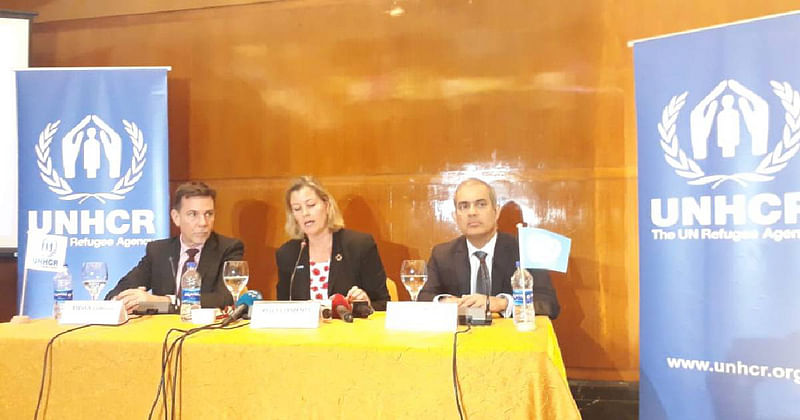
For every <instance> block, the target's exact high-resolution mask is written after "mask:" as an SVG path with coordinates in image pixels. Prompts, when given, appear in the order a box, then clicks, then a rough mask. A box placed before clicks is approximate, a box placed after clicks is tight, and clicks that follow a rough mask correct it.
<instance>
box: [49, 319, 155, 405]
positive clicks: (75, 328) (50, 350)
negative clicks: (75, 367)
mask: <svg viewBox="0 0 800 420" xmlns="http://www.w3.org/2000/svg"><path fill="white" fill-rule="evenodd" d="M139 318H141V316H135V317H129V318H128V319H127V320H125V321H124V322H122V323H119V324H115V325H108V324H84V325H79V326H77V327H74V328H70V329H68V330H64V331H61V332H60V333H58V334H56V335H54V336H53V337H51V338H50V340H49V341H48V342H47V345H46V346H45V348H44V361H43V362H42V379H41V382H40V383H39V397H38V398H37V399H36V411H34V412H33V420H36V419H37V418H39V408H40V407H41V405H42V397H43V395H44V381H45V377H46V376H47V357H48V356H50V355H51V353H52V349H53V343H54V342H55V341H56V338H58V337H61V336H62V335H64V334H68V333H71V332H73V331H78V330H82V329H84V328H88V327H119V326H122V325H125V324H127V323H128V321H130V320H132V319H139ZM51 364H52V363H51Z"/></svg>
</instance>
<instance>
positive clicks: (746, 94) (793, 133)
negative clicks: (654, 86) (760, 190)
mask: <svg viewBox="0 0 800 420" xmlns="http://www.w3.org/2000/svg"><path fill="white" fill-rule="evenodd" d="M770 86H771V87H772V92H773V93H774V94H775V96H777V97H778V99H780V102H781V104H782V105H783V108H784V111H785V121H786V124H785V125H784V127H783V130H781V132H782V137H781V139H780V141H778V142H777V143H776V145H775V147H774V148H773V149H772V150H769V151H768V148H767V146H768V144H767V143H768V142H767V140H768V135H769V105H768V104H767V101H766V100H764V99H763V98H762V97H760V96H759V95H757V94H756V93H755V92H753V91H752V90H750V89H748V88H747V87H745V86H744V85H742V84H741V83H739V82H737V81H736V80H733V79H730V80H723V81H721V82H720V83H719V84H718V85H717V86H715V87H714V89H712V90H711V92H710V93H709V94H708V95H706V96H705V97H704V98H703V99H702V100H701V101H700V102H699V103H698V104H697V105H696V106H695V107H694V109H692V111H691V113H690V115H689V124H690V129H689V133H690V137H691V150H692V156H691V157H689V155H688V154H687V153H686V152H685V151H684V150H683V148H681V146H680V145H679V143H678V135H677V133H676V125H677V124H676V123H677V120H678V116H679V114H680V111H681V109H682V108H683V106H684V105H685V104H686V96H687V95H688V93H689V92H683V93H682V94H680V95H676V96H673V97H672V99H671V100H670V101H669V103H668V104H667V105H666V106H665V107H664V109H663V111H662V113H661V121H660V122H659V123H658V133H659V135H660V139H661V141H660V143H661V149H662V150H663V151H664V159H665V160H666V162H667V164H668V165H669V166H670V167H672V169H673V170H674V171H675V174H677V175H678V176H680V177H682V178H686V179H687V182H688V183H689V184H690V185H708V184H710V185H711V188H712V189H715V188H717V187H718V186H719V185H721V184H722V183H724V182H727V181H734V182H736V183H738V184H740V185H741V186H747V185H748V183H750V182H767V181H771V180H773V179H774V178H775V174H776V173H778V172H780V171H781V170H783V169H784V168H785V167H786V165H788V163H789V160H790V159H792V158H793V157H794V156H795V155H796V154H797V152H798V150H800V94H798V92H797V91H796V90H794V89H793V88H792V86H791V85H790V84H789V83H788V82H783V83H780V82H776V81H774V80H773V81H771V82H770ZM742 122H744V127H745V129H746V131H747V134H749V139H750V148H749V152H750V154H752V156H764V157H763V158H761V159H760V160H759V163H758V164H757V166H756V167H755V168H752V169H750V170H745V171H741V172H734V173H716V174H714V173H706V171H705V170H704V169H703V168H702V167H701V165H700V164H699V163H698V162H699V161H700V162H701V161H703V160H705V159H706V158H707V157H708V155H709V152H710V151H718V152H719V153H720V155H721V157H722V158H723V159H730V158H734V157H736V154H737V153H741V151H742V150H743V149H744V147H743V146H742V139H743V137H744V134H745V133H743V132H742V130H741V128H740V127H741V126H742V124H741V123H742ZM715 125H716V135H715V136H711V132H712V128H714V126H715Z"/></svg>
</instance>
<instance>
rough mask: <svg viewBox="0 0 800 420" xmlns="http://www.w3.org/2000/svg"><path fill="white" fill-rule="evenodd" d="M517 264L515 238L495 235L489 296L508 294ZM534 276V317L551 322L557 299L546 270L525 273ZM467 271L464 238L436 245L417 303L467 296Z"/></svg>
mask: <svg viewBox="0 0 800 420" xmlns="http://www.w3.org/2000/svg"><path fill="white" fill-rule="evenodd" d="M517 261H519V245H518V243H517V238H515V237H513V236H511V235H509V234H507V233H503V232H497V241H496V242H495V245H494V257H493V258H492V295H498V294H500V293H508V294H511V293H512V292H513V291H512V290H511V275H512V274H514V270H515V269H516V262H517ZM528 272H530V273H531V274H532V275H533V306H534V309H535V310H536V315H547V316H549V317H550V318H552V319H555V318H556V317H557V316H558V313H559V312H561V307H560V306H559V305H558V297H557V296H556V291H555V289H554V288H553V284H552V283H551V282H550V275H549V274H548V273H547V271H545V270H528ZM469 283H470V269H469V255H468V251H467V238H466V237H464V236H460V237H458V238H456V239H454V240H452V241H450V242H445V243H443V244H439V245H436V246H435V247H434V248H433V251H431V259H430V260H429V261H428V281H427V282H426V283H425V286H424V287H423V288H422V290H421V291H420V292H419V298H418V300H419V301H430V300H433V298H434V297H435V296H436V295H440V294H449V295H453V296H462V295H468V294H470V284H469Z"/></svg>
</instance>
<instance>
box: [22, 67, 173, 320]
mask: <svg viewBox="0 0 800 420" xmlns="http://www.w3.org/2000/svg"><path fill="white" fill-rule="evenodd" d="M17 104H18V113H19V244H21V245H22V244H25V243H26V240H25V238H26V233H27V232H28V230H29V229H31V230H41V231H44V232H46V233H52V234H56V235H64V236H67V237H68V249H67V264H68V265H69V269H70V273H71V274H72V278H73V290H74V298H75V299H81V300H82V299H89V293H88V292H87V291H86V290H85V289H84V287H83V285H82V283H81V264H82V263H83V262H86V261H102V262H105V263H106V264H107V266H108V285H107V286H106V288H105V290H104V291H103V292H101V296H104V295H105V292H107V291H108V290H110V288H112V287H113V286H114V285H115V284H116V283H117V281H118V280H119V279H120V277H122V276H123V275H124V274H125V273H126V272H128V271H129V270H130V269H131V268H132V267H133V266H134V265H135V264H136V263H137V262H138V261H139V259H140V258H141V257H142V256H143V255H144V246H145V245H146V244H147V242H149V241H151V240H153V239H158V238H163V237H166V236H168V235H169V212H168V211H169V184H168V181H169V173H168V147H167V146H168V143H167V141H168V137H167V68H116V69H112V68H109V69H103V68H96V69H39V70H36V69H32V70H23V71H18V72H17ZM19 254H20V255H19V261H25V249H24V247H22V246H20V249H19ZM23 269H24V267H23V264H19V281H18V285H19V287H18V290H19V292H18V295H20V294H21V292H22V272H23ZM18 299H19V297H18ZM25 299H26V302H25V315H29V316H31V317H47V316H51V314H52V309H53V273H50V272H42V271H30V272H29V273H28V284H27V294H26V297H25Z"/></svg>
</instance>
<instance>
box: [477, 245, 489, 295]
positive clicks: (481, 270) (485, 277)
mask: <svg viewBox="0 0 800 420" xmlns="http://www.w3.org/2000/svg"><path fill="white" fill-rule="evenodd" d="M473 255H475V256H476V257H478V260H480V262H481V265H480V267H478V278H477V281H476V282H475V293H479V294H482V295H487V296H488V295H490V294H491V293H492V279H491V278H490V277H489V268H488V267H486V253H485V252H483V251H475V253H474V254H473Z"/></svg>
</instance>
